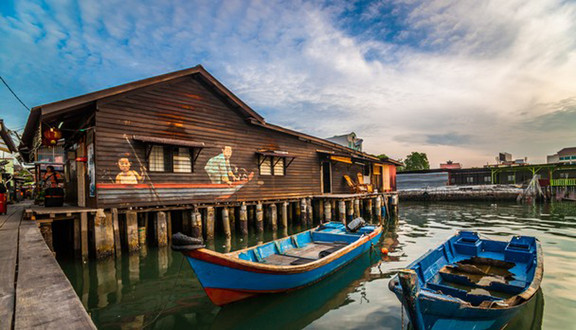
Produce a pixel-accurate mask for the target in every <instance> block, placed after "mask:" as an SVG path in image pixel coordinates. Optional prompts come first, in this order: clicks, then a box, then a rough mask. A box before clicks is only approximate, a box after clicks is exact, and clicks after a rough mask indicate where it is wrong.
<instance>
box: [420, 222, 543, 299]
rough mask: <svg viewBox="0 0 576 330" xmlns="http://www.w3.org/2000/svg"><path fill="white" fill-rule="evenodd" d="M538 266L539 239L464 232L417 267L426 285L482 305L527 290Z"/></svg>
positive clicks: (432, 252)
mask: <svg viewBox="0 0 576 330" xmlns="http://www.w3.org/2000/svg"><path fill="white" fill-rule="evenodd" d="M536 266H537V251H536V241H535V239H534V238H532V237H514V238H512V240H511V241H510V242H503V241H493V240H483V239H480V238H479V237H478V235H477V234H476V233H473V232H461V233H460V235H457V236H455V237H453V238H452V239H450V240H449V241H447V242H446V243H444V244H443V245H442V246H440V247H439V248H437V249H435V250H433V251H431V252H430V253H429V254H427V255H426V256H425V257H424V258H423V259H422V260H420V262H418V263H417V265H416V266H415V267H414V269H415V270H416V273H417V274H418V276H419V279H420V281H421V283H420V285H421V286H422V287H423V288H425V289H428V290H431V291H434V292H441V293H442V294H445V295H449V296H452V297H455V298H460V299H462V300H464V301H467V302H469V303H470V304H472V305H473V306H478V305H480V304H482V303H483V302H488V303H491V302H498V301H502V300H505V299H508V298H510V297H513V296H515V295H518V294H520V293H521V292H523V291H524V290H526V289H527V287H528V286H529V285H530V284H531V283H532V280H533V279H534V274H535V270H536Z"/></svg>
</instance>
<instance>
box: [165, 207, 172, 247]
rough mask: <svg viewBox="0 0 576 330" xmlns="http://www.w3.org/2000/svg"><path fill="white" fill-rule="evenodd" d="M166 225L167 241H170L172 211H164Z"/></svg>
mask: <svg viewBox="0 0 576 330" xmlns="http://www.w3.org/2000/svg"><path fill="white" fill-rule="evenodd" d="M166 226H167V228H168V242H172V212H170V211H168V212H166Z"/></svg>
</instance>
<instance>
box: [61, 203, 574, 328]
mask: <svg viewBox="0 0 576 330" xmlns="http://www.w3.org/2000/svg"><path fill="white" fill-rule="evenodd" d="M458 229H473V230H478V231H480V232H482V233H484V234H486V235H489V236H493V237H497V236H509V235H516V234H524V235H533V236H536V237H538V238H539V239H540V241H541V243H542V247H543V250H544V266H545V267H544V269H545V270H544V280H543V283H542V290H541V291H540V292H539V294H538V296H537V297H536V298H535V299H533V300H532V301H531V303H530V304H529V305H527V306H526V307H525V308H524V310H523V312H522V313H521V314H520V315H519V316H518V317H517V318H516V319H515V320H514V321H513V324H511V325H510V326H509V328H510V329H540V328H543V329H576V323H575V322H574V321H575V320H576V317H575V316H574V313H575V312H576V275H575V274H576V203H562V204H552V205H550V204H549V205H537V206H528V205H517V204H512V203H498V204H497V205H496V204H489V203H458V204H455V203H454V204H448V203H446V204H439V203H435V204H424V203H403V204H402V205H401V209H400V215H399V219H398V222H397V225H395V226H394V225H393V226H390V228H389V229H388V232H387V233H386V235H385V237H384V238H383V239H382V242H381V245H382V246H386V247H388V249H389V250H390V253H389V255H388V256H387V257H383V256H382V255H381V254H380V253H379V252H378V251H374V252H372V253H368V254H365V255H363V256H362V257H361V258H359V259H357V260H356V261H355V262H353V263H352V264H350V265H348V266H347V267H345V268H343V269H342V270H341V271H340V272H338V273H336V274H335V275H333V276H331V277H329V278H328V279H326V280H323V281H321V282H319V283H317V284H316V285H313V286H311V287H309V288H306V289H302V290H299V291H296V292H293V293H289V294H280V295H273V296H268V297H260V298H255V299H252V300H247V301H245V302H240V303H237V304H233V305H229V306H226V307H224V308H220V307H217V306H214V305H212V303H211V302H210V300H209V299H208V298H207V297H206V295H205V294H204V291H203V290H202V288H201V287H200V284H199V283H198V281H197V280H196V279H195V276H194V273H193V272H192V270H191V269H190V267H189V265H188V264H187V263H183V262H182V260H183V257H182V256H181V255H180V254H179V253H173V252H171V251H170V250H169V249H152V248H148V249H147V250H146V251H141V253H140V254H135V255H132V256H128V255H124V254H123V255H122V258H119V259H117V260H110V261H107V262H99V263H97V262H90V263H89V264H87V265H82V264H81V263H79V262H75V261H73V260H60V262H61V264H62V266H63V268H64V271H65V272H66V274H67V276H68V277H69V279H70V281H71V282H72V284H73V286H74V288H75V289H76V292H77V293H78V295H79V296H80V298H81V300H82V302H83V303H84V305H85V306H87V309H88V311H89V312H90V314H91V315H92V318H93V320H94V322H95V323H96V325H97V326H98V327H99V328H105V329H120V328H142V327H144V326H146V327H148V328H150V329H171V328H190V329H233V328H234V329H262V328H275V329H301V328H307V329H351V328H370V329H372V328H385V329H400V328H401V327H402V323H403V315H402V312H401V309H400V303H399V302H398V300H397V299H396V297H395V296H394V295H393V294H392V293H391V292H390V291H389V290H388V281H389V279H390V278H391V277H392V276H393V275H394V274H395V272H396V271H397V270H398V269H400V268H402V267H404V266H406V265H408V264H409V263H410V262H412V261H413V260H414V259H416V258H417V257H418V256H420V255H421V254H423V253H424V252H426V251H427V250H428V249H430V248H432V247H436V246H437V245H439V244H440V243H442V242H443V241H444V240H446V239H447V238H448V237H450V236H452V235H453V234H454V233H455V232H456V230H458ZM297 230H299V228H293V229H291V232H292V231H297ZM300 230H301V228H300ZM278 235H279V236H282V234H280V233H279V234H278ZM272 238H273V235H272V233H266V234H265V235H264V236H263V237H258V236H256V235H253V236H250V238H249V240H248V242H246V241H238V240H235V241H233V242H232V249H238V248H241V247H244V246H246V245H247V244H250V245H252V244H256V243H257V242H258V241H259V240H271V239H272ZM214 248H215V249H217V250H225V249H227V248H229V247H227V246H226V244H225V242H223V241H222V240H220V241H217V242H216V243H215V245H214ZM378 250H379V249H378ZM161 310H163V313H162V314H161V315H160V316H159V317H157V315H158V313H159V312H160V311H161ZM404 318H405V315H404ZM404 322H405V323H407V322H406V321H404Z"/></svg>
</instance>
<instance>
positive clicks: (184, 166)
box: [172, 147, 192, 173]
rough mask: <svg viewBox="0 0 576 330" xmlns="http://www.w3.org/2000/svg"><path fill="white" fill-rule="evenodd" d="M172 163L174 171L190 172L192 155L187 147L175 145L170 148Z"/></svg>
mask: <svg viewBox="0 0 576 330" xmlns="http://www.w3.org/2000/svg"><path fill="white" fill-rule="evenodd" d="M172 165H173V168H174V172H175V173H191V172H192V155H191V153H190V149H189V148H183V147H176V148H173V149H172Z"/></svg>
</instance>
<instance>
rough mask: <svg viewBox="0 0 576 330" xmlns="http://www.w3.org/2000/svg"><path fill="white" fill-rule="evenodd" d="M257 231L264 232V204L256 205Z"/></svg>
mask: <svg viewBox="0 0 576 330" xmlns="http://www.w3.org/2000/svg"><path fill="white" fill-rule="evenodd" d="M256 230H257V231H258V232H259V233H261V232H263V231H264V210H263V209H262V203H258V204H256Z"/></svg>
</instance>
